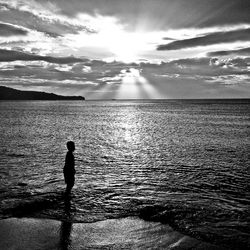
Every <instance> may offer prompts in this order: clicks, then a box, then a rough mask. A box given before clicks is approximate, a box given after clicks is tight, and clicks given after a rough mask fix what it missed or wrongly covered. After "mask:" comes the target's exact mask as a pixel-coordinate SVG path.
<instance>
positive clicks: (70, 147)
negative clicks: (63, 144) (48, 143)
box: [67, 141, 75, 152]
mask: <svg viewBox="0 0 250 250" xmlns="http://www.w3.org/2000/svg"><path fill="white" fill-rule="evenodd" d="M67 149H68V150H69V151H72V152H73V151H74V150H75V143H74V142H73V141H68V142H67Z"/></svg>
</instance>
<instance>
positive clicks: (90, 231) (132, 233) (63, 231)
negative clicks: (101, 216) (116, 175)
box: [0, 217, 228, 250]
mask: <svg viewBox="0 0 250 250" xmlns="http://www.w3.org/2000/svg"><path fill="white" fill-rule="evenodd" d="M0 246H1V249H2V250H10V249H41V250H43V249H175V250H181V249H182V250H184V249H193V250H202V249H206V250H225V249H226V248H225V247H221V246H218V245H214V244H210V243H206V242H203V241H200V240H197V239H194V238H192V237H190V236H187V235H184V234H182V233H180V232H177V231H175V230H174V229H173V228H172V227H170V226H169V225H163V224H161V223H159V222H148V221H144V220H142V219H139V218H137V217H127V218H121V219H108V220H104V221H98V222H92V223H71V222H68V221H59V220H54V219H40V218H39V219H37V218H27V217H22V218H16V217H11V218H7V219H2V220H0ZM227 249H228V248H227Z"/></svg>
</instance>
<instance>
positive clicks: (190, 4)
mask: <svg viewBox="0 0 250 250" xmlns="http://www.w3.org/2000/svg"><path fill="white" fill-rule="evenodd" d="M50 2H53V3H56V5H57V6H58V7H59V8H60V9H61V12H62V13H63V14H65V15H67V16H69V17H74V16H76V15H77V14H78V13H81V12H82V13H88V14H91V15H93V14H95V13H99V14H101V15H110V16H116V17H117V18H119V19H120V20H121V21H122V22H124V23H125V22H126V24H127V25H128V28H129V29H134V28H136V27H137V26H139V25H140V24H141V25H144V27H146V28H148V29H152V30H155V29H156V28H157V29H161V30H167V29H171V28H178V29H180V28H189V27H198V28H201V27H202V28H204V27H212V26H218V25H219V26H220V25H232V24H242V23H250V15H249V9H250V2H249V1H248V0H216V1H215V0H209V1H208V0H188V1H187V0H174V1H173V0H143V1H141V0H137V1H135V0H127V1H124V0H107V1H97V0H84V1H82V0H74V1H61V0H51V1H50ZM135 24H136V25H135Z"/></svg>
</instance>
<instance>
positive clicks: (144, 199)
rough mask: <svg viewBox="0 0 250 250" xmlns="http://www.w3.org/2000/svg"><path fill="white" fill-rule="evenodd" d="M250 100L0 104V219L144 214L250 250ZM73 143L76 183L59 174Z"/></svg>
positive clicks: (99, 218) (88, 219) (91, 218)
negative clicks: (69, 143)
mask: <svg viewBox="0 0 250 250" xmlns="http://www.w3.org/2000/svg"><path fill="white" fill-rule="evenodd" d="M249 118H250V101H249V100H157V101H146V100H144V101H143V100H141V101H132V100H130V101H118V100H114V101H84V102H82V101H81V102H78V101H73V102H72V101H71V102H68V101H27V102H26V101H12V102H0V125H1V128H0V140H1V143H0V155H1V159H0V216H1V218H6V217H13V216H15V217H16V216H26V217H40V218H52V219H58V220H62V221H70V222H96V221H102V220H106V219H113V218H122V217H129V216H138V217H140V218H142V219H144V220H151V221H158V222H161V223H166V224H170V225H171V226H172V227H173V228H175V229H177V230H179V231H180V232H183V233H185V234H187V235H191V236H194V237H196V238H197V239H203V240H206V241H209V242H215V243H218V244H224V245H230V247H232V248H237V249H245V248H247V247H249V246H250V242H249V241H250V240H249V237H250V233H249V232H250V226H249V222H250V215H249V211H248V210H249V205H250V192H249V177H250V172H249V165H250V160H249V152H250V151H249V149H250V140H249V139H250V130H249V126H250V119H249ZM68 140H73V141H74V142H75V145H76V150H75V152H74V155H75V161H76V182H75V186H74V188H73V190H72V195H71V198H70V200H69V201H68V202H66V203H65V198H64V189H65V183H64V179H63V174H62V169H63V166H64V160H65V155H66V152H67V149H66V142H67V141H68Z"/></svg>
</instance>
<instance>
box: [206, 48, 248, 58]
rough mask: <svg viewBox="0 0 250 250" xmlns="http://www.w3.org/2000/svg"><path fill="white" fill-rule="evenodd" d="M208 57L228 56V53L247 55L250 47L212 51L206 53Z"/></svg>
mask: <svg viewBox="0 0 250 250" xmlns="http://www.w3.org/2000/svg"><path fill="white" fill-rule="evenodd" d="M207 55H208V56H210V57H217V56H230V55H238V56H247V55H250V47H248V48H243V49H234V50H219V51H214V52H209V53H207Z"/></svg>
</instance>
